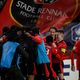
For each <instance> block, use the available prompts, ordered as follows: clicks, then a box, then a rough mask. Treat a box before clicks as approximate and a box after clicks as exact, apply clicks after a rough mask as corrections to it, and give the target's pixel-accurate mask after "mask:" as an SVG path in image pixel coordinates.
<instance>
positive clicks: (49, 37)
mask: <svg viewBox="0 0 80 80" xmlns="http://www.w3.org/2000/svg"><path fill="white" fill-rule="evenodd" d="M46 43H47V44H51V43H53V37H52V36H51V35H49V36H47V37H46Z"/></svg>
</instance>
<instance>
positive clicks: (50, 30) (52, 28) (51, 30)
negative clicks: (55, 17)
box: [49, 27, 57, 36]
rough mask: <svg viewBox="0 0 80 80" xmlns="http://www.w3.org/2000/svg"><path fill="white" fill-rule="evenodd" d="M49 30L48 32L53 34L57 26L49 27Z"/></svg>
mask: <svg viewBox="0 0 80 80" xmlns="http://www.w3.org/2000/svg"><path fill="white" fill-rule="evenodd" d="M49 32H50V35H52V36H54V35H55V33H56V32H57V28H55V27H51V28H50V29H49Z"/></svg>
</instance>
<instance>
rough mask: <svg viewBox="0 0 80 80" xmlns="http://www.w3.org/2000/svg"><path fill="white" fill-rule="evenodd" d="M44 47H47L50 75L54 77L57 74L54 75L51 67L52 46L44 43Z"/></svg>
mask: <svg viewBox="0 0 80 80" xmlns="http://www.w3.org/2000/svg"><path fill="white" fill-rule="evenodd" d="M46 49H47V55H48V57H49V60H50V69H51V71H52V76H53V77H54V78H56V77H57V75H56V73H55V71H54V69H53V68H52V46H49V45H47V44H46Z"/></svg>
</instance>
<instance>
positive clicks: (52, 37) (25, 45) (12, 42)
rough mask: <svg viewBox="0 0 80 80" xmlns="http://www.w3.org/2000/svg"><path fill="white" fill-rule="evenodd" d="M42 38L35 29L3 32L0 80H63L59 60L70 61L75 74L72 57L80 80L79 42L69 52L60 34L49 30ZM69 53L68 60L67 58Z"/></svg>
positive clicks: (52, 28)
mask: <svg viewBox="0 0 80 80" xmlns="http://www.w3.org/2000/svg"><path fill="white" fill-rule="evenodd" d="M47 33H48V34H47V35H46V36H43V35H42V34H41V33H40V30H39V28H37V27H33V28H32V29H31V28H24V27H17V26H15V25H13V26H11V27H10V28H8V27H4V28H3V35H2V36H1V38H0V76H1V80H65V79H64V70H63V68H64V62H63V60H65V59H68V58H70V59H71V65H72V66H71V69H72V70H73V71H75V66H74V54H76V55H77V69H78V70H79V80H80V51H79V50H80V40H77V41H76V42H75V44H74V47H73V49H72V50H71V51H70V52H69V51H68V46H67V44H66V42H65V40H64V31H63V30H58V29H56V28H55V27H51V28H50V29H49V31H48V32H47ZM68 53H70V56H68Z"/></svg>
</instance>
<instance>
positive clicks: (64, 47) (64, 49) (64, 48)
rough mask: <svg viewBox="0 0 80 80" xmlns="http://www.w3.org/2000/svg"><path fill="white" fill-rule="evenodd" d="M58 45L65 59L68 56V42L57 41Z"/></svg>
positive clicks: (59, 51)
mask: <svg viewBox="0 0 80 80" xmlns="http://www.w3.org/2000/svg"><path fill="white" fill-rule="evenodd" d="M57 47H58V53H59V54H60V56H61V57H62V58H63V60H64V59H66V58H67V44H66V42H65V41H64V40H62V41H60V42H59V43H57Z"/></svg>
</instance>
